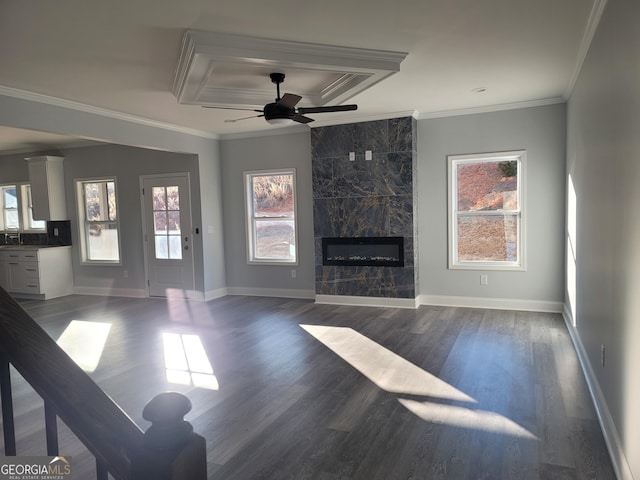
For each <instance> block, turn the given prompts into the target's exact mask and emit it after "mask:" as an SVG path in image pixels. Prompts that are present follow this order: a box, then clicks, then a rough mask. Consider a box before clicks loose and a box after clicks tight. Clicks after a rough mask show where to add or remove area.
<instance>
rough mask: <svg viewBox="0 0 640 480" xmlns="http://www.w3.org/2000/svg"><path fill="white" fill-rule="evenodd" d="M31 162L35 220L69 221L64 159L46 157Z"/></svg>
mask: <svg viewBox="0 0 640 480" xmlns="http://www.w3.org/2000/svg"><path fill="white" fill-rule="evenodd" d="M25 160H27V162H29V182H30V183H31V201H32V205H33V219H34V220H68V216H67V201H66V196H65V190H64V166H63V163H62V162H63V160H64V157H53V156H51V155H45V156H40V157H30V158H27V159H25Z"/></svg>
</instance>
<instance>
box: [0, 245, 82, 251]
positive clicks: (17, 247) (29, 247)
mask: <svg viewBox="0 0 640 480" xmlns="http://www.w3.org/2000/svg"><path fill="white" fill-rule="evenodd" d="M70 246H71V245H0V250H40V249H41V248H64V247H70Z"/></svg>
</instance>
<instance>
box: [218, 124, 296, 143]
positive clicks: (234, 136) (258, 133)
mask: <svg viewBox="0 0 640 480" xmlns="http://www.w3.org/2000/svg"><path fill="white" fill-rule="evenodd" d="M308 131H309V126H308V125H302V124H296V125H290V126H286V127H273V126H268V127H267V128H265V129H264V130H254V131H252V132H239V133H223V134H221V135H220V139H221V140H239V139H243V138H254V137H271V136H273V135H289V134H291V133H305V132H308Z"/></svg>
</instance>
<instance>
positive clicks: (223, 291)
mask: <svg viewBox="0 0 640 480" xmlns="http://www.w3.org/2000/svg"><path fill="white" fill-rule="evenodd" d="M226 295H229V291H228V289H227V288H226V287H225V288H217V289H215V290H208V291H207V292H205V294H204V301H205V302H208V301H209V300H215V299H216V298H222V297H224V296H226Z"/></svg>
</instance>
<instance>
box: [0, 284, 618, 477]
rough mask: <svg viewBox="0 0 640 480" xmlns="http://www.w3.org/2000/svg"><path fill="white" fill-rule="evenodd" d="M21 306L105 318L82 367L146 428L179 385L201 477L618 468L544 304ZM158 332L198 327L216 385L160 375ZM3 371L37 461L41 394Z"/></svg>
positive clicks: (26, 449)
mask: <svg viewBox="0 0 640 480" xmlns="http://www.w3.org/2000/svg"><path fill="white" fill-rule="evenodd" d="M23 305H24V307H25V308H26V310H27V311H28V312H29V313H30V314H31V315H32V316H33V317H34V318H36V319H37V320H38V322H39V323H40V324H41V325H42V327H43V328H44V329H45V330H46V331H47V332H48V333H49V334H50V335H51V336H52V337H54V338H56V339H57V338H58V337H59V336H60V335H61V334H62V332H63V331H64V329H65V328H66V327H67V325H68V324H69V322H70V321H72V320H84V321H89V322H102V323H109V324H111V330H110V333H109V337H108V340H107V343H106V348H105V350H104V352H103V355H102V358H101V360H100V364H99V365H98V368H97V369H96V370H95V371H94V372H93V373H91V376H92V377H93V378H94V379H95V381H96V382H97V383H98V384H99V385H100V386H101V387H102V388H103V389H104V390H105V391H106V392H107V393H108V394H109V395H110V396H112V397H113V398H114V400H115V401H116V402H118V403H119V404H120V405H121V406H122V408H123V409H124V410H125V411H126V412H127V413H128V414H129V415H130V416H131V417H132V418H133V419H134V421H136V422H137V423H138V424H139V425H140V426H141V427H142V428H143V429H146V428H147V427H148V423H147V422H146V421H144V420H143V419H142V418H141V412H142V408H143V407H144V405H145V403H146V402H147V401H148V400H149V399H150V398H152V397H153V396H154V395H155V394H157V393H160V392H162V391H166V390H175V391H180V392H183V393H185V394H186V395H188V396H189V398H190V399H191V401H192V403H193V411H192V412H191V413H189V414H188V415H187V420H189V421H190V422H191V423H192V424H193V425H194V428H195V430H196V431H197V432H198V433H200V434H202V435H203V436H204V437H206V440H207V449H208V464H209V478H210V479H224V480H250V479H296V480H298V479H323V480H324V479H344V480H349V479H351V480H355V479H366V480H372V479H383V480H393V479H444V478H447V479H455V480H460V479H491V480H498V479H579V480H582V479H596V478H597V479H614V478H615V475H614V472H613V468H612V465H611V462H610V460H609V456H608V453H607V449H606V446H605V443H604V440H603V436H602V433H601V430H600V428H599V425H598V422H597V419H596V415H595V411H594V408H593V405H592V402H591V399H590V397H589V393H588V389H587V386H586V383H585V380H584V377H583V375H582V373H581V370H580V367H579V364H578V360H577V357H576V354H575V351H574V350H573V347H572V344H571V341H570V338H569V334H568V332H567V329H566V327H565V325H564V323H563V320H562V318H561V316H560V315H557V314H546V313H530V312H511V311H497V310H480V309H470V308H445V307H420V308H419V309H417V310H406V309H390V308H368V307H344V306H327V305H315V304H314V303H312V302H309V301H304V300H285V299H273V298H254V297H233V296H230V297H226V298H223V299H219V300H216V301H212V302H208V303H202V302H186V301H183V300H169V301H165V300H159V299H126V298H106V297H90V296H70V297H64V298H60V299H55V300H49V301H46V302H42V301H28V302H24V303H23ZM163 332H170V333H180V334H195V335H198V336H199V338H200V339H201V341H202V344H203V345H204V348H205V351H206V354H207V356H208V358H209V361H210V363H211V366H212V367H213V370H214V374H215V376H216V379H217V382H218V384H219V387H218V389H217V390H210V389H205V388H196V387H193V386H191V387H187V386H181V385H174V384H170V383H168V381H167V379H166V372H165V365H164V357H163V347H162V333H163ZM12 381H13V383H14V397H15V398H14V402H15V408H16V428H17V434H18V437H19V438H18V454H19V455H42V454H44V452H45V446H44V445H45V439H44V432H43V420H42V419H43V413H42V402H41V401H39V400H38V399H37V398H36V396H35V395H34V394H33V393H32V392H31V391H30V389H29V387H28V386H26V385H25V384H24V381H22V379H20V378H19V377H18V376H17V374H15V372H14V376H13V380H12ZM60 436H61V440H60V444H61V447H60V448H61V454H63V455H71V456H73V459H74V460H73V463H74V469H75V472H76V476H75V477H74V478H78V479H80V480H84V479H89V478H91V474H90V473H87V472H89V471H91V469H92V468H93V469H95V467H94V466H93V459H92V457H91V456H90V455H89V454H88V453H87V452H86V451H84V449H83V448H82V447H81V446H79V445H78V442H77V441H76V440H75V438H74V437H73V435H72V434H70V433H69V432H68V431H67V430H65V428H64V426H62V427H61V433H60ZM0 442H1V440H0ZM94 478H95V477H94Z"/></svg>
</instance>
